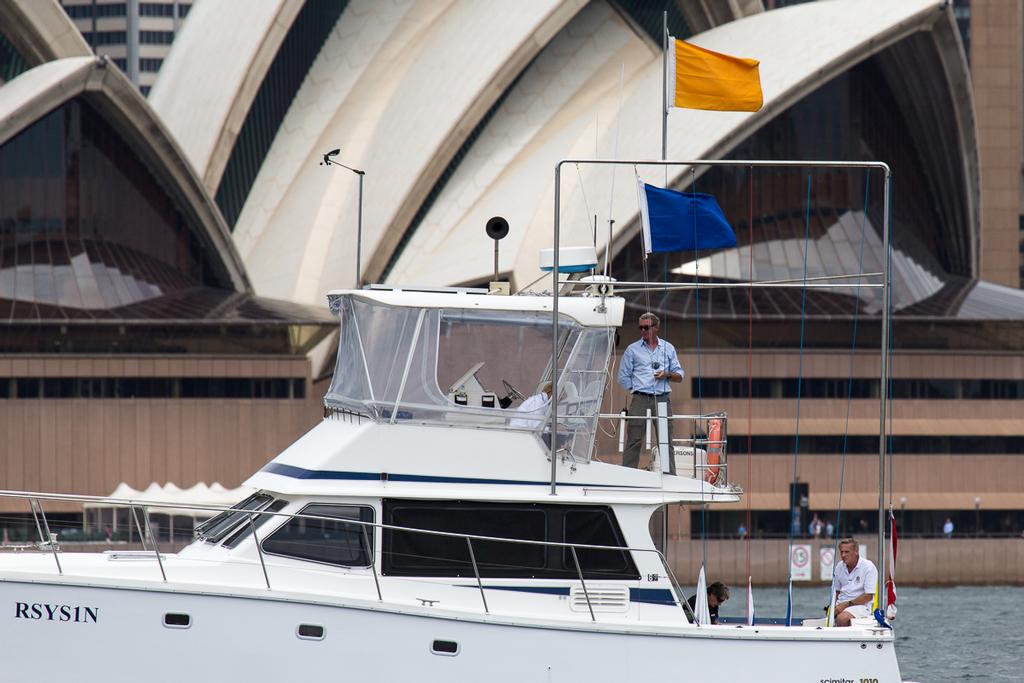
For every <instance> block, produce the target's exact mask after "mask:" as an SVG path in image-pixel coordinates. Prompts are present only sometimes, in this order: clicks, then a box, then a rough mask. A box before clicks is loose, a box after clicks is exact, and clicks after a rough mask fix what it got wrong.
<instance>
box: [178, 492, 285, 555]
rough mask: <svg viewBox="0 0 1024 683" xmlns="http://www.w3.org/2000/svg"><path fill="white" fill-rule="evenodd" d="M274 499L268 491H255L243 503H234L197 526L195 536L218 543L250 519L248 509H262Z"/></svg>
mask: <svg viewBox="0 0 1024 683" xmlns="http://www.w3.org/2000/svg"><path fill="white" fill-rule="evenodd" d="M272 500H273V497H272V496H269V495H267V494H266V493H254V494H253V495H251V496H249V497H248V498H246V499H245V500H243V501H242V502H241V503H238V504H237V505H234V506H233V507H232V508H231V509H230V510H226V511H224V512H222V513H220V514H219V515H217V516H215V517H211V518H210V519H208V520H206V521H205V522H203V523H202V524H200V525H199V526H197V527H196V528H195V537H196V538H198V539H200V540H203V541H206V542H208V543H217V542H219V541H220V540H221V539H222V538H224V537H225V536H227V535H228V533H230V532H231V530H232V529H234V528H235V527H236V526H238V525H239V524H241V523H242V522H244V521H245V520H247V519H248V514H247V512H246V511H248V510H262V509H263V508H265V507H266V506H267V505H269V504H270V502H271V501H272Z"/></svg>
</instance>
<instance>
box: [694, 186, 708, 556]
mask: <svg viewBox="0 0 1024 683" xmlns="http://www.w3.org/2000/svg"><path fill="white" fill-rule="evenodd" d="M690 192H692V193H693V194H697V169H695V168H694V167H693V166H691V167H690ZM690 206H691V208H692V211H691V213H692V214H693V265H694V268H693V283H694V289H693V296H694V316H693V317H694V318H695V319H696V321H697V339H696V351H697V415H702V414H703V413H704V405H703V394H704V390H703V389H704V388H703V386H702V385H701V369H700V258H699V256H700V252H699V250H698V248H697V203H696V202H690ZM697 426H698V427H700V428H703V430H704V434H705V435H706V434H707V433H708V425H707V424H706V423H705V422H704V420H701V419H700V418H698V419H697ZM693 437H694V438H693V443H694V450H693V457H694V458H695V462H696V458H697V446H696V443H697V439H696V437H697V435H696V434H694V435H693ZM709 445H710V444H708V443H706V442H705V444H704V449H705V451H706V450H707V448H708V447H709ZM706 473H707V470H706V469H705V470H704V471H703V472H701V477H700V545H701V566H702V567H707V564H708V534H707V521H706V518H707V504H706V503H705V502H704V481H705V479H706Z"/></svg>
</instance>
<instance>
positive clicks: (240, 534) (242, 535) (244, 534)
mask: <svg viewBox="0 0 1024 683" xmlns="http://www.w3.org/2000/svg"><path fill="white" fill-rule="evenodd" d="M287 505H288V501H286V500H281V499H278V500H275V501H274V502H273V503H271V504H270V505H268V506H267V507H266V508H264V509H263V511H264V512H280V511H281V510H282V509H283V508H284V507H285V506H287ZM273 518H274V515H256V516H255V517H254V518H253V520H252V524H249V521H248V520H245V524H242V525H241V526H239V527H238V528H237V529H236V530H235V532H234V533H233V534H231V535H230V536H228V537H227V539H225V541H224V542H223V543H222V544H221V546H222V547H224V548H234V547H236V546H237V545H238V544H239V543H241V542H242V541H244V540H245V539H247V538H248V537H249V534H251V533H252V527H253V525H255V526H256V528H257V529H259V528H260V527H261V526H263V524H264V523H265V522H267V521H268V520H271V519H273Z"/></svg>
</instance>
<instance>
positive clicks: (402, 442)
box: [0, 287, 900, 683]
mask: <svg viewBox="0 0 1024 683" xmlns="http://www.w3.org/2000/svg"><path fill="white" fill-rule="evenodd" d="M577 290H578V291H577V292H576V293H575V294H573V295H569V296H565V295H563V296H559V297H558V298H557V299H556V298H555V297H552V296H550V295H548V296H544V295H527V296H494V295H488V293H487V292H486V291H485V290H470V289H444V290H404V291H403V290H398V289H388V288H367V289H362V290H350V291H337V292H332V293H331V294H330V295H329V300H330V306H331V309H332V310H333V311H335V312H336V313H337V314H338V315H339V317H340V321H341V335H340V342H339V349H338V359H337V367H336V371H335V373H334V380H333V383H332V384H331V387H330V389H329V391H328V392H327V395H326V397H325V399H324V406H325V415H324V418H323V421H322V422H320V423H319V424H318V425H317V426H316V427H315V428H313V429H312V430H311V431H309V432H308V433H307V434H305V435H304V436H303V437H301V438H300V439H299V440H298V441H297V442H295V443H294V444H293V445H291V446H290V447H288V448H287V449H285V450H284V451H283V452H282V453H280V454H279V455H278V456H277V457H275V458H274V459H273V460H272V461H271V462H270V463H268V464H267V465H266V466H265V467H264V468H263V469H262V470H260V471H259V472H257V473H255V474H254V475H252V477H250V478H249V480H248V481H247V482H246V485H247V486H249V487H252V488H253V489H255V490H256V491H257V492H256V493H255V494H254V495H253V496H252V497H250V498H248V499H247V500H245V501H243V502H242V503H240V504H239V505H237V506H235V508H233V509H230V510H227V511H224V512H222V513H221V514H219V515H218V516H216V517H213V518H212V519H210V520H209V521H208V522H206V523H204V524H203V525H201V526H200V527H198V528H197V530H196V535H195V538H194V540H193V541H192V542H191V543H190V544H189V545H187V546H186V547H185V548H184V549H182V550H181V551H180V552H177V553H161V552H156V551H154V550H148V551H133V552H105V553H68V552H60V551H59V550H58V548H57V547H56V544H54V543H52V542H51V543H41V544H40V549H39V550H38V551H36V552H20V553H4V554H2V555H0V595H2V602H3V604H4V608H3V609H4V612H5V613H6V616H5V617H4V618H3V619H2V620H0V641H2V642H3V643H5V651H6V656H5V657H4V661H3V663H2V664H0V679H3V680H5V681H59V680H75V681H83V682H84V681H114V680H129V679H130V680H139V679H145V680H151V681H171V680H174V681H182V680H196V681H200V680H260V679H267V680H280V679H283V678H286V679H288V680H324V679H328V678H337V679H345V680H348V679H352V680H359V681H388V682H393V681H399V680H414V681H441V680H444V681H467V682H468V681H473V682H476V681H481V680H484V681H494V682H499V681H515V682H517V683H519V682H523V681H588V682H590V681H615V680H634V681H638V680H651V681H655V680H665V679H669V680H700V681H706V682H710V681H755V680H756V681H780V682H782V681H785V682H787V683H790V682H794V681H806V682H808V683H810V682H815V683H817V682H819V681H889V682H891V681H899V680H900V674H899V668H898V665H897V660H896V654H895V650H894V638H893V632H892V631H891V630H890V629H888V628H883V627H881V626H879V624H877V623H875V622H874V620H870V621H869V622H864V623H855V624H854V625H853V626H852V627H850V628H821V627H815V626H802V625H799V626H789V627H787V626H777V625H763V624H755V625H747V624H722V625H699V624H697V623H694V619H693V617H692V615H691V614H690V612H689V609H688V606H686V604H685V596H684V594H683V593H682V591H681V590H680V588H679V586H678V585H677V583H676V580H675V578H674V576H673V574H672V571H671V568H670V567H669V565H668V563H667V562H666V560H665V557H664V556H663V554H662V553H661V552H659V551H658V550H657V548H656V543H655V541H654V540H653V539H652V537H651V532H650V530H649V529H650V520H651V518H652V515H653V514H654V513H655V512H656V511H657V510H658V509H659V508H660V507H661V506H663V505H665V504H678V503H682V504H688V505H700V504H702V503H707V502H711V501H714V502H733V501H738V500H739V499H740V497H741V491H740V490H739V489H738V488H737V487H735V486H733V485H730V484H729V483H728V477H727V472H728V469H727V462H726V461H725V460H724V455H725V454H724V451H725V449H724V448H721V451H722V456H721V459H719V460H718V462H717V463H715V462H712V463H708V462H707V460H706V459H705V458H702V457H700V454H701V452H702V451H701V449H700V448H692V447H700V446H707V445H708V443H707V439H704V443H703V444H702V443H701V439H700V438H698V439H696V441H697V443H690V444H689V445H690V446H691V449H690V450H689V451H687V452H688V453H689V454H690V456H689V460H688V461H686V465H685V466H684V465H683V464H682V463H683V460H682V459H681V460H680V461H679V462H680V465H679V470H678V475H671V474H668V473H667V471H666V472H663V471H662V470H663V469H664V470H667V467H654V468H652V469H649V470H642V469H631V468H624V467H621V466H618V465H616V464H611V463H607V462H600V461H599V460H597V459H595V458H594V457H593V453H594V446H595V435H596V433H597V424H598V421H599V419H601V415H600V410H601V404H602V398H603V395H604V391H605V388H606V385H607V373H608V362H609V358H610V355H611V352H612V348H613V345H614V342H613V338H614V330H615V328H616V327H617V326H619V325H620V324H621V323H622V317H623V310H624V303H623V300H622V299H621V298H619V297H616V296H614V295H613V294H611V293H610V292H609V291H608V289H607V288H600V291H598V288H587V287H577ZM556 305H557V326H555V325H554V324H553V317H552V313H553V310H552V309H553V308H554V307H555V306H556ZM556 327H557V330H556V331H555V332H554V334H553V330H555V328H556ZM552 337H554V339H555V343H554V344H552ZM556 351H557V353H555V352H556ZM553 365H554V366H555V367H556V368H557V370H556V371H555V372H557V382H556V385H557V387H558V390H557V391H556V397H555V401H556V402H557V412H556V413H555V415H556V419H551V417H550V410H549V412H548V413H545V414H543V416H541V415H539V414H530V415H529V416H527V419H524V414H523V413H522V412H520V411H518V410H517V409H516V407H514V406H509V407H506V408H503V407H502V404H503V403H507V401H503V398H504V395H505V394H507V393H512V394H519V395H525V394H529V393H536V392H539V391H540V388H541V387H542V386H543V385H544V383H545V382H546V381H548V380H550V379H551V376H552V374H553V372H552V366H553ZM499 386H505V387H509V389H508V390H506V389H502V390H501V391H500V392H498V391H494V390H495V389H496V388H497V387H499ZM517 387H518V388H519V389H520V390H521V393H520V392H514V391H511V390H512V389H513V388H517ZM529 418H533V419H529ZM680 419H682V420H684V421H685V420H688V421H689V424H688V426H687V428H686V429H685V430H680V431H689V432H691V433H696V434H698V435H699V434H704V433H706V431H707V428H708V423H709V421H710V420H716V419H721V417H720V416H692V417H686V418H680ZM552 424H554V428H552ZM552 433H554V434H555V437H554V439H552V436H551V435H552ZM722 441H724V434H723V437H722ZM711 445H713V446H714V445H718V446H723V445H724V444H711ZM662 447H664V445H663V446H662ZM704 450H706V448H705V449H704ZM661 452H665V451H664V450H662V451H661ZM695 454H696V456H695ZM552 456H553V457H552ZM712 465H714V466H715V467H716V471H718V475H717V476H710V475H709V471H710V468H711V467H712ZM708 480H712V481H711V482H709V481H708ZM2 495H5V496H17V497H22V498H27V499H31V500H39V501H44V500H46V499H48V498H61V499H64V500H79V501H83V502H84V501H86V500H89V499H86V498H85V497H81V496H56V495H49V496H48V495H46V494H30V493H24V492H3V494H2ZM123 502H125V503H130V501H123ZM41 510H42V509H41V507H39V506H37V505H36V504H35V503H33V511H34V512H36V513H37V515H36V517H37V521H38V524H39V530H40V534H41V536H42V537H43V538H44V539H46V538H48V533H49V530H48V522H47V520H46V518H45V515H42V514H38V513H39V512H41ZM138 511H139V513H140V514H141V518H142V520H143V522H142V524H145V523H146V520H147V519H148V516H147V515H146V511H145V510H144V509H142V508H141V507H140V508H139V509H138ZM499 539H504V540H499ZM688 578H690V577H688Z"/></svg>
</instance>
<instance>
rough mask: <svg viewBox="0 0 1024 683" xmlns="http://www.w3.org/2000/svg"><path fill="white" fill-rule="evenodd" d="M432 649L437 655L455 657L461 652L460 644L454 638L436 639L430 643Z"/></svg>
mask: <svg viewBox="0 0 1024 683" xmlns="http://www.w3.org/2000/svg"><path fill="white" fill-rule="evenodd" d="M430 651H431V652H433V653H434V654H435V655H442V656H444V657H454V656H455V655H457V654H459V644H458V643H457V642H455V641H454V640H435V641H434V642H433V643H431V645H430Z"/></svg>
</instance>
